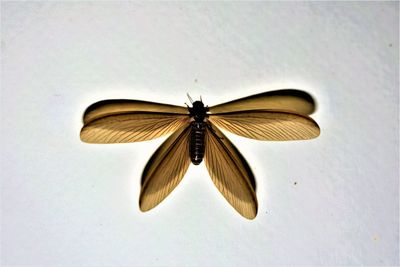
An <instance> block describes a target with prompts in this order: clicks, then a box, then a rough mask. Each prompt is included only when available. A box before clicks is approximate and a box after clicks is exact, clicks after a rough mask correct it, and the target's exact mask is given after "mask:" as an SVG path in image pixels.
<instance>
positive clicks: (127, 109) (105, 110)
mask: <svg viewBox="0 0 400 267" xmlns="http://www.w3.org/2000/svg"><path fill="white" fill-rule="evenodd" d="M146 111H147V112H157V113H163V112H165V113H179V114H188V109H187V108H186V107H180V106H174V105H167V104H161V103H154V102H147V101H141V100H128V99H113V100H103V101H99V102H96V103H94V104H92V105H90V106H89V107H88V108H87V109H86V111H85V114H84V115H83V122H84V124H87V123H89V122H90V121H93V120H95V119H98V118H101V117H105V116H109V115H116V114H124V113H132V112H146Z"/></svg>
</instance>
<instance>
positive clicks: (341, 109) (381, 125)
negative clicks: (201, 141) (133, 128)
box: [1, 2, 399, 266]
mask: <svg viewBox="0 0 400 267" xmlns="http://www.w3.org/2000/svg"><path fill="white" fill-rule="evenodd" d="M398 7H399V4H398V2H379V3H378V2H368V3H361V2H358V3H357V2H355V3H354V2H353V3H350V2H336V3H330V2H308V3H290V2H287V3H273V2H264V3H262V2H259V3H244V2H243V3H233V2H232V3H228V2H226V3H189V2H187V3H148V4H144V3H127V2H120V3H111V2H108V3H107V2H103V3H100V2H86V3H83V2H74V3H54V2H53V3H51V2H30V3H29V2H28V3H24V2H3V3H2V9H1V11H2V13H1V15H2V18H1V24H2V36H1V42H2V43H1V59H2V80H1V252H2V254H1V262H2V265H4V266H13V265H19V266H21V265H35V266H54V265H60V266H102V265H107V266H266V265H283V264H286V265H301V264H306V265H360V264H364V265H365V264H367V265H397V264H399V258H398V253H399V244H398V242H399V228H398V226H399V181H398V167H399V166H398V165H399V163H398V162H399V154H398V152H399V140H398V130H399V128H398V112H399V109H398V96H399V94H398V56H399V53H398V47H399V43H398V16H399V13H398ZM280 88H299V89H302V90H305V91H307V92H309V93H310V94H312V95H313V96H314V97H315V99H316V101H317V102H318V109H317V111H316V113H315V114H313V118H314V119H315V120H316V121H317V122H318V123H319V125H320V126H321V131H322V132H321V136H320V137H319V138H318V139H315V140H311V141H301V142H260V141H255V140H250V139H245V138H241V137H236V136H234V135H229V137H230V139H231V140H232V142H234V143H235V144H236V145H237V147H238V148H239V150H240V151H241V152H242V154H243V155H244V156H245V158H246V159H247V160H248V161H249V163H250V164H251V167H252V169H253V171H254V174H255V176H256V179H257V186H258V188H257V195H258V200H259V213H258V216H257V218H256V219H255V220H253V221H249V220H246V219H244V218H242V217H241V216H240V215H238V214H237V213H236V212H235V211H234V210H233V209H232V208H231V207H230V206H229V204H228V203H227V202H226V201H225V200H224V198H223V197H222V196H221V195H220V194H219V192H218V191H217V190H216V189H215V187H214V185H213V183H212V182H211V179H210V178H209V175H208V173H207V171H206V169H205V166H204V164H202V165H200V166H194V165H192V166H191V167H190V168H189V171H188V173H187V174H186V176H185V178H184V179H183V181H182V182H181V184H180V185H179V186H178V187H177V189H176V190H175V191H174V192H173V193H172V194H171V195H170V196H169V197H168V198H167V199H166V200H165V201H164V202H163V203H161V204H160V205H159V206H158V207H157V208H155V209H154V210H152V211H150V212H148V213H141V212H140V211H139V208H138V197H139V190H140V177H141V173H142V170H143V168H144V166H145V164H146V162H147V160H148V159H149V157H150V156H151V154H152V153H153V152H154V151H155V150H156V148H157V147H158V146H159V145H160V144H161V142H162V141H163V140H164V138H160V139H157V140H153V141H148V142H142V143H134V144H117V145H89V144H85V143H82V142H81V141H80V139H79V131H80V128H81V127H82V121H81V119H82V114H83V112H84V110H85V108H86V107H87V106H88V105H90V104H92V103H93V102H96V101H98V100H102V99H110V98H130V99H142V100H152V101H156V102H164V103H170V104H177V105H183V104H184V102H187V101H188V100H187V98H186V95H185V94H186V92H189V93H190V94H191V95H192V97H194V98H197V99H198V97H199V95H202V97H203V100H204V102H205V103H206V104H208V105H214V104H218V103H221V102H225V101H228V100H231V99H235V98H238V97H243V96H247V95H250V94H254V93H259V92H264V91H268V90H273V89H280ZM295 183H297V184H295Z"/></svg>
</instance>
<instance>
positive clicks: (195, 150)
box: [189, 121, 206, 165]
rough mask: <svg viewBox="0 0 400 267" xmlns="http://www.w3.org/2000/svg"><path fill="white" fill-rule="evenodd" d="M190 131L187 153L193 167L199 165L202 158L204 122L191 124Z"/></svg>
mask: <svg viewBox="0 0 400 267" xmlns="http://www.w3.org/2000/svg"><path fill="white" fill-rule="evenodd" d="M191 128H192V129H191V131H190V144H189V152H190V159H191V160H192V163H193V164H194V165H199V164H200V162H201V161H202V160H203V157H204V135H205V132H206V123H205V122H195V121H194V122H192V124H191Z"/></svg>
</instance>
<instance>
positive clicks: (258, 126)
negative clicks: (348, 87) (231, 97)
mask: <svg viewBox="0 0 400 267" xmlns="http://www.w3.org/2000/svg"><path fill="white" fill-rule="evenodd" d="M208 119H209V120H210V121H211V122H212V123H214V124H215V125H217V126H218V127H221V128H223V129H225V130H228V131H230V132H232V133H234V134H237V135H240V136H244V137H247V138H252V139H257V140H270V141H288V140H306V139H312V138H316V137H317V136H319V134H320V129H319V126H318V124H317V123H316V122H315V121H314V120H313V119H312V118H310V117H308V116H306V115H300V114H295V113H291V112H287V111H279V110H247V111H237V112H229V113H220V114H216V115H210V116H209V118H208Z"/></svg>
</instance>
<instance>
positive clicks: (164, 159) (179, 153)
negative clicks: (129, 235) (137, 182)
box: [139, 126, 190, 211]
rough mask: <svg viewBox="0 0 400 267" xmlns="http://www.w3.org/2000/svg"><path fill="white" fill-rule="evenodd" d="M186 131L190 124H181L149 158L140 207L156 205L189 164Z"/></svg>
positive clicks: (182, 174) (146, 209) (143, 209)
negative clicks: (183, 125)
mask: <svg viewBox="0 0 400 267" xmlns="http://www.w3.org/2000/svg"><path fill="white" fill-rule="evenodd" d="M189 134H190V127H189V126H187V127H181V128H180V129H179V130H178V131H176V132H175V133H174V134H172V135H171V136H170V137H169V138H168V139H167V140H166V141H165V142H164V143H163V144H162V145H161V146H160V147H159V148H158V149H157V151H156V152H155V153H154V154H153V156H152V157H151V158H150V160H149V162H148V163H147V165H146V167H145V169H144V171H143V175H142V189H141V192H140V199H139V207H140V210H141V211H148V210H150V209H152V208H154V207H155V206H157V205H158V204H159V203H160V202H161V201H163V200H164V199H165V198H166V197H167V196H168V195H169V193H171V191H172V190H173V189H174V188H175V187H176V186H177V185H178V184H179V182H180V181H181V180H182V178H183V176H184V175H185V173H186V171H187V169H188V167H189V164H190V156H189Z"/></svg>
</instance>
